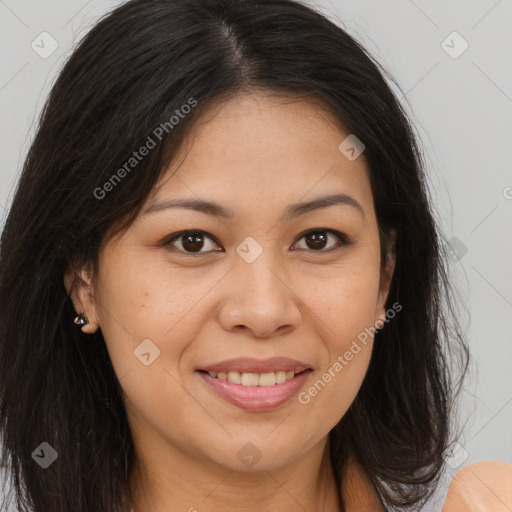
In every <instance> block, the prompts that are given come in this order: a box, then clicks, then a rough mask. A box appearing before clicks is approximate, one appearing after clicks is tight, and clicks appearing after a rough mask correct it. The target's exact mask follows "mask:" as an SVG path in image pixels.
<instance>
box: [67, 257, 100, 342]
mask: <svg viewBox="0 0 512 512" xmlns="http://www.w3.org/2000/svg"><path fill="white" fill-rule="evenodd" d="M92 278H93V272H92V269H91V266H90V265H87V266H85V267H82V268H81V269H80V270H78V271H77V270H76V269H74V268H72V266H69V267H68V268H67V270H66V271H65V273H64V286H65V287H66V290H67V293H68V295H69V296H70V298H71V300H72V302H73V306H74V307H75V311H76V314H77V315H79V314H80V313H82V312H83V313H84V315H85V316H86V317H87V320H88V323H87V324H85V325H83V326H82V327H81V329H82V332H84V333H86V334H93V333H95V332H96V331H97V330H98V327H99V326H100V324H99V319H98V315H97V308H96V302H95V297H94V288H93V279H92Z"/></svg>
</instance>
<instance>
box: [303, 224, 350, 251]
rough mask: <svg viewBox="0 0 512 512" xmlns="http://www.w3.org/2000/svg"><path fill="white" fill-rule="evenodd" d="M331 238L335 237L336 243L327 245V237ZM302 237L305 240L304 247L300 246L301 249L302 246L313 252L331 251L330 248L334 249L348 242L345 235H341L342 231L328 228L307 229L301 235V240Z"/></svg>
mask: <svg viewBox="0 0 512 512" xmlns="http://www.w3.org/2000/svg"><path fill="white" fill-rule="evenodd" d="M330 235H333V236H330ZM332 238H334V239H335V240H336V239H337V240H338V243H337V244H336V242H335V243H334V244H331V245H328V244H329V239H332ZM302 239H304V240H305V245H306V247H301V249H302V248H304V249H306V250H311V251H314V252H331V250H335V249H337V248H340V247H342V246H344V245H348V243H349V241H348V239H347V237H346V236H345V235H343V233H340V232H338V231H334V230H330V229H315V230H313V231H308V232H307V233H305V234H304V235H302V237H301V240H302ZM326 247H327V249H326ZM324 249H326V250H324Z"/></svg>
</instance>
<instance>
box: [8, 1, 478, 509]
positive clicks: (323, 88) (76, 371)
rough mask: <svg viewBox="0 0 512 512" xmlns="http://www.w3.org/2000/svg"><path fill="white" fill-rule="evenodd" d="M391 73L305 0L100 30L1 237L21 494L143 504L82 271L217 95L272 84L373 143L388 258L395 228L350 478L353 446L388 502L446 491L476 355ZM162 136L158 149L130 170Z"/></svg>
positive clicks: (182, 5)
mask: <svg viewBox="0 0 512 512" xmlns="http://www.w3.org/2000/svg"><path fill="white" fill-rule="evenodd" d="M385 76H388V78H389V74H388V73H387V72H386V71H385V70H384V69H383V68H382V67H381V66H380V65H379V63H378V62H376V61H375V59H374V58H373V57H371V56H370V55H369V54H368V53H367V52H366V51H365V50H364V49H363V48H362V47H361V45H360V44H359V43H358V42H356V41H355V40H354V39H353V38H352V37H350V36H349V35H348V34H347V33H346V32H345V31H344V30H343V29H342V28H340V27H339V26H338V24H336V23H334V22H333V21H331V20H329V19H328V18H327V17H326V16H325V15H322V14H320V13H319V12H316V11H315V10H313V9H312V8H311V7H309V6H308V5H306V4H304V3H300V2H298V1H293V0H131V1H128V2H126V3H124V4H122V5H121V6H119V7H118V8H116V9H115V10H114V11H112V12H111V13H109V14H108V15H105V16H104V17H103V18H102V19H101V20H100V21H99V22H98V23H97V24H96V25H95V26H94V27H93V29H92V30H90V32H89V33H88V34H87V35H86V36H85V37H84V38H83V40H82V41H81V42H80V43H79V45H78V47H77V48H76V49H75V51H74V52H73V54H72V55H71V57H70V58H69V60H68V61H67V62H66V64H65V66H64V67H63V69H62V70H61V72H60V74H59V76H58V78H57V80H56V82H55V84H54V86H53V88H52V90H51V93H50V95H49V98H48V100H47V102H46V104H45V106H44V108H43V111H42V114H41V118H40V122H39V125H38V130H37V133H36V136H35V139H34V140H33V143H32V145H31V147H30V150H29V153H28V155H27V158H26V161H25V163H24V167H23V170H22V174H21V178H20V180H19V182H18V185H17V189H16V193H15V196H14V199H13V201H12V204H11V206H10V210H9V213H8V217H7V219H6V223H5V227H4V230H3V233H2V238H1V253H0V308H1V314H0V393H1V395H0V396H1V402H0V425H1V427H0V428H1V435H2V448H3V449H2V465H3V467H4V469H5V470H6V472H7V474H8V475H9V477H10V478H11V479H12V483H13V488H14V489H15V492H16V494H15V495H16V505H17V509H18V510H27V509H28V510H33V511H35V512H57V511H59V512H64V511H65V512H69V511H71V510H72V511H73V512H85V511H87V512H92V511H94V512H119V510H120V509H121V508H122V507H124V506H126V504H127V503H128V502H129V488H128V475H129V473H130V470H131V468H132V464H133V462H134V449H133V443H132V438H131V435H130V429H129V426H128V423H127V418H126V411H125V408H124V402H123V397H122V389H121V386H120V383H119V379H118V377H117V376H116V374H115V372H114V370H113V367H112V365H111V362H110V359H109V355H108V352H107V350H106V346H105V343H104V340H103V336H102V334H101V331H97V332H96V333H95V334H94V335H93V342H91V335H88V334H84V333H82V332H81V331H80V329H77V327H76V326H75V325H74V324H73V321H72V320H73V318H74V317H75V316H76V313H75V310H74V308H73V304H72V302H71V300H70V297H69V295H68V293H67V291H66V289H65V287H64V284H63V276H64V272H65V270H66V269H67V268H72V269H76V270H77V274H78V269H80V268H81V267H82V266H83V265H85V264H88V263H89V264H91V265H92V266H93V269H94V271H96V270H97V264H98V253H99V250H100V247H102V244H104V243H106V241H108V240H109V239H111V238H112V237H113V236H115V235H116V234H119V233H122V232H123V230H124V229H126V228H128V227H129V226H130V224H131V223H132V222H133V220H134V219H135V217H136V216H137V214H138V213H139V211H140V208H141V206H142V204H143V202H144V201H145V200H146V198H147V197H148V195H149V194H150V192H152V190H153V188H154V186H155V184H156V183H157V180H158V179H159V177H160V176H161V174H162V172H163V170H164V169H165V168H166V167H167V165H168V164H169V163H170V162H171V159H172V156H173V154H174V153H175V152H176V150H177V148H178V147H179V146H180V144H181V142H182V141H183V140H184V137H185V135H186V134H187V133H188V131H189V129H190V127H191V126H192V125H193V124H194V122H195V121H196V120H197V119H198V118H199V116H201V114H202V112H204V109H205V108H207V107H208V106H209V105H210V104H211V103H212V102H213V101H214V100H215V101H216V100H219V99H229V98H230V97H233V96H235V95H236V94H238V93H240V92H242V91H244V92H245V91H251V90H253V91H257V90H258V89H260V90H265V91H275V92H276V93H279V94H282V95H283V96H287V97H297V98H298V97H300V98H304V99H310V100H315V101H320V102H321V103H322V104H323V105H324V106H325V107H327V109H328V110H329V111H330V112H331V113H332V115H333V116H334V118H335V119H337V120H339V122H340V123H341V125H342V126H344V127H345V128H346V129H347V130H348V132H349V133H352V134H355V135H356V136H357V137H358V138H359V139H360V140H361V141H363V143H364V144H365V146H366V148H365V157H366V159H367V161H368V164H369V166H370V170H371V186H372V190H373V195H374V204H375V210H376V214H377V220H378V224H379V230H380V234H381V253H382V256H383V259H382V261H383V263H384V262H385V258H387V257H388V256H389V255H390V251H392V248H391V249H390V247H389V244H388V241H389V239H388V237H387V234H388V233H389V232H390V229H392V228H395V229H396V231H397V237H396V247H395V253H394V254H395V256H396V269H395V273H394V276H393V280H392V283H391V289H390V293H389V296H388V302H387V306H386V308H387V307H388V305H390V304H394V303H395V302H398V303H399V304H400V305H401V306H402V310H401V311H400V313H399V314H397V315H396V318H394V319H393V321H390V322H389V323H388V324H386V325H385V326H384V327H383V329H382V330H380V331H379V332H378V333H377V334H376V337H375V344H374V349H373V353H372V358H371V361H370V365H369V369H368V372H367V374H366V376H365V379H364V382H363V384H362V387H361V389H360V391H359V393H358V395H357V397H356V399H355V401H354V402H353V404H352V405H351V407H350V408H349V410H348V411H347V413H346V414H345V415H344V417H343V418H342V420H341V421H340V422H339V424H338V425H337V426H336V427H335V428H334V429H333V430H332V431H331V432H330V434H329V440H330V447H331V462H332V465H333V469H334V472H335V475H336V478H337V480H338V484H339V485H341V482H342V475H343V471H344V468H346V467H347V466H346V465H347V460H348V458H349V457H353V458H355V459H356V460H357V461H358V462H359V464H360V465H361V466H362V468H363V469H364V471H365V472H366V473H367V474H368V475H369V477H370V478H371V481H372V482H373V484H374V485H375V486H376V488H377V490H378V492H379V494H380V495H381V498H382V500H383V502H384V503H385V504H386V505H387V506H397V507H405V506H411V505H412V504H415V503H418V502H421V501H422V500H423V499H424V498H425V497H426V496H428V495H429V494H430V493H431V492H432V490H433V488H434V486H435V484H436V483H437V479H438V477H439V475H440V473H441V469H442V468H443V462H444V459H443V454H444V453H445V450H446V449H447V447H448V446H449V444H450V442H451V432H452V430H453V429H452V426H453V425H454V424H455V422H454V415H453V412H454V411H455V404H456V400H457V398H458V394H459V392H460V387H461V384H462V381H463V376H464V375H465V374H466V371H467V366H468V362H469V352H468V348H467V346H466V344H465V341H464V337H463V334H462V328H461V327H460V323H459V321H458V320H457V314H456V311H455V306H454V304H455V300H454V296H453V292H452V288H451V284H450V281H449V276H448V274H449V273H448V268H447V263H446V261H447V260H446V255H445V254H444V252H445V251H444V244H443V243H442V240H441V237H440V234H439V233H440V230H439V229H438V221H437V220H436V219H435V216H434V213H433V209H432V206H431V200H430V198H429V192H428V188H427V182H426V176H425V170H424V169H425V164H424V161H423V157H422V154H421V150H420V149H419V147H418V143H417V141H416V136H415V134H414V129H413V127H412V124H411V122H410V121H408V119H407V115H406V112H405V111H404V109H403V107H402V106H401V104H400V103H399V101H397V99H396V97H395V96H394V95H393V93H392V91H391V89H390V87H389V85H388V84H387V81H386V79H385ZM193 102H195V104H194V105H193V108H192V107H191V108H188V109H184V107H183V106H184V105H192V103H193ZM177 111H178V112H177ZM184 112H186V115H184ZM180 113H181V114H180ZM173 115H174V116H175V117H176V116H178V117H179V122H169V120H170V119H171V116H173ZM166 123H167V124H166ZM158 127H160V130H159V131H158ZM155 130H156V133H155ZM157 134H158V135H157ZM148 137H150V138H151V139H152V141H153V142H154V143H155V147H154V148H153V149H152V150H151V151H150V152H149V154H148V155H147V156H146V157H145V158H144V159H141V160H140V161H137V164H136V166H133V169H130V171H129V172H128V170H127V167H126V165H125V164H126V162H127V161H129V159H130V157H132V155H133V152H134V151H135V150H137V149H138V148H140V147H141V146H143V145H144V144H148ZM123 165H125V167H124V169H125V171H126V172H125V173H122V172H121V173H120V172H119V170H120V169H122V168H123ZM121 174H122V178H123V179H122V180H119V179H118V178H119V177H120V175H121ZM113 175H116V176H117V178H115V177H113ZM107 182H109V183H110V185H107V186H106V185H105V184H106V183H107ZM107 188H108V191H109V192H108V196H107V197H104V196H103V197H102V195H103V192H102V190H103V191H105V190H107ZM77 279H79V278H78V277H77ZM455 369H458V370H459V371H458V372H455V373H453V375H451V373H450V372H454V370H455ZM43 442H46V443H48V444H49V445H50V446H51V447H53V448H54V449H55V451H56V452H57V454H58V463H54V464H52V465H50V466H49V467H48V468H47V469H42V468H41V467H40V465H39V464H36V463H35V459H34V456H33V451H34V450H35V449H36V448H37V447H39V446H40V445H41V443H43Z"/></svg>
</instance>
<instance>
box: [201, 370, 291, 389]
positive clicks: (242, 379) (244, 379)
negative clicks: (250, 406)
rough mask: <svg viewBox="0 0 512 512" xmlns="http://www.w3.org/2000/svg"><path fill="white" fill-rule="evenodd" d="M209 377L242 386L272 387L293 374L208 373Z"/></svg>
mask: <svg viewBox="0 0 512 512" xmlns="http://www.w3.org/2000/svg"><path fill="white" fill-rule="evenodd" d="M208 375H209V376H210V377H213V378H216V379H221V380H227V381H228V382H232V383H233V384H242V386H273V385H274V384H281V383H283V382H285V381H287V380H290V379H293V377H294V376H295V372H283V371H279V372H268V373H240V372H228V373H224V372H219V373H215V372H208Z"/></svg>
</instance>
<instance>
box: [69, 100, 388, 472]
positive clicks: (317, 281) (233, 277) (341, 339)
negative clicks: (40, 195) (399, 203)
mask: <svg viewBox="0 0 512 512" xmlns="http://www.w3.org/2000/svg"><path fill="white" fill-rule="evenodd" d="M190 135H191V138H190V139H188V142H189V145H188V153H187V151H185V148H182V150H181V152H180V154H179V155H176V160H175V164H174V166H172V169H169V172H168V173H167V174H166V175H165V177H164V178H163V179H162V180H161V181H160V183H159V187H158V188H157V190H156V192H155V195H154V196H153V197H151V198H148V201H147V203H146V205H145V207H144V208H143V213H141V214H140V215H139V217H138V219H137V220H136V222H135V223H134V224H133V225H132V226H131V227H130V229H129V230H128V231H127V232H126V233H125V234H124V235H123V236H122V237H121V238H119V239H118V240H115V241H114V240H111V241H110V242H108V243H107V244H106V245H105V246H104V247H103V249H102V252H101V254H100V260H99V273H97V274H96V275H95V276H94V280H93V285H92V286H93V288H92V289H91V290H90V291H91V292H92V296H91V297H89V296H87V294H82V295H81V297H82V300H83V302H82V306H83V309H84V310H85V312H86V314H87V316H88V318H89V321H90V324H89V325H88V326H86V327H84V331H85V332H93V331H94V330H95V329H96V328H97V327H98V325H99V326H100V327H101V331H102V333H103V336H104V338H105V341H106V344H107V347H108V350H109V353H110V357H111V359H112V363H113V365H114V368H115V371H116V373H117V375H118V377H119V379H120V383H121V386H122V388H123V391H124V395H125V400H126V407H127V413H128V418H129V422H130V426H131V428H132V433H133V435H134V440H135V442H136V446H137V449H138V451H139V452H140V453H144V452H145V453H150V452H151V453H152V456H153V457H156V458H158V457H160V458H161V462H162V464H165V463H166V462H165V461H166V460H168V459H169V455H171V454H172V455H173V456H176V457H188V458H190V457H192V458H193V459H194V460H196V461H201V462H202V463H205V464H214V465H216V464H218V465H221V466H223V467H225V468H230V469H232V470H239V471H240V470H241V471H244V470H245V471H247V470H249V469H251V468H252V467H255V468H257V469H258V470H264V469H265V470H271V469H273V468H276V467H279V466H283V465H286V464H293V462H294V461H297V460H298V459H299V458H301V457H302V456H304V455H305V454H306V453H307V451H308V450H310V449H312V447H314V446H315V445H318V443H321V442H322V441H325V440H326V438H325V436H326V435H327V434H328V432H329V430H331V429H332V428H333V427H334V425H335V424H336V423H337V422H338V421H339V420H340V418H341V417H342V416H343V415H344V414H345V412H346V411H347V409H348V407H349V406H350V404H351V403H352V401H353V400H354V398H355V396H356V394H357V392H358V390H359V388H360V386H361V383H362V381H363V378H364V375H365V372H366V370H367V368H368V364H369V360H370V354H371V350H372V342H373V339H372V336H371V334H368V332H373V331H368V329H369V328H371V327H373V326H374V325H375V324H376V323H377V324H379V318H383V317H384V313H385V311H384V303H385V299H386V296H387V290H388V288H387V287H388V281H386V280H385V279H384V274H383V273H381V265H380V264H381V262H380V248H379V236H378V229H377V222H376V217H375V212H374V208H373V198H372V192H371V189H370V182H369V170H368V167H367V164H366V162H365V158H364V153H362V154H361V156H359V157H357V158H355V159H354V158H353V156H354V155H352V153H351V152H350V150H349V151H348V152H347V151H345V152H342V151H341V150H340V149H339V145H340V143H341V142H342V141H344V139H345V138H346V137H347V136H348V135H349V133H343V132H341V131H340V130H339V129H338V128H337V127H336V126H335V125H334V123H332V122H329V121H328V116H327V115H326V114H325V113H322V111H320V110H319V109H318V108H317V107H315V106H314V105H313V104H311V103H307V102H304V101H302V100H298V101H293V102H291V101H285V100H283V99H282V98H281V99H277V98H275V97H271V96H267V95H264V94H262V93H260V94H258V95H243V96H238V97H236V98H235V99H234V100H231V101H229V102H227V103H224V104H219V105H216V106H215V107H212V108H211V110H210V112H209V114H208V115H207V116H206V117H204V118H203V121H201V122H198V123H196V124H195V126H194V129H193V132H192V133H191V134H190ZM343 147H344V146H343ZM356 154H357V153H356ZM348 157H350V158H348ZM180 163H181V165H179V164H180ZM178 167H179V168H178ZM126 179H129V177H128V178H126ZM118 186H122V184H120V185H118ZM332 195H339V196H347V197H349V199H347V198H345V200H341V201H340V202H333V203H332V204H331V205H330V206H325V204H324V205H322V204H321V203H319V204H317V205H316V206H317V207H315V203H312V204H311V205H310V206H302V207H298V206H297V205H298V204H303V203H310V202H312V201H315V200H318V199H319V198H324V197H326V196H332ZM104 201H108V196H107V197H106V198H105V199H104ZM167 201H173V202H175V201H197V202H198V203H199V202H200V201H208V202H211V203H215V204H216V205H218V206H217V207H216V208H215V209H213V208H202V209H199V208H197V209H194V208H190V207H188V208H187V207H184V206H179V207H178V206H174V207H171V206H169V205H168V207H164V206H165V202H167ZM155 205H156V206H155ZM357 205H358V206H357ZM146 210H148V211H147V212H146ZM224 210H227V211H229V212H230V213H231V214H232V215H231V216H224V215H222V214H221V213H220V212H221V211H224ZM315 229H316V230H318V233H316V234H315V233H314V232H313V233H312V234H308V232H309V231H311V230H315ZM188 230H196V231H197V230H200V231H201V233H199V234H195V235H193V234H192V235H191V234H190V233H188V234H187V233H186V234H185V236H181V238H180V237H179V236H178V237H176V238H174V239H173V240H171V238H172V235H173V234H175V233H178V232H181V231H188ZM336 232H339V233H342V234H343V236H342V237H341V238H339V237H338V236H337V234H336ZM343 237H346V239H347V240H348V242H347V243H345V242H344V238H343ZM390 269H391V270H392V267H390ZM388 270H389V269H388ZM381 277H382V281H381ZM78 307H79V306H78ZM87 329H88V330H87ZM365 329H366V330H365ZM363 333H366V336H364V334H363ZM358 336H359V337H358ZM362 339H365V343H364V342H361V340H362ZM236 358H252V359H254V360H256V363H257V362H261V361H263V360H266V359H268V358H289V359H291V360H294V361H296V362H300V363H301V364H303V365H304V366H303V367H302V368H299V367H298V366H297V368H295V370H296V371H297V372H298V371H300V370H301V369H304V368H308V369H309V370H307V371H306V372H304V373H302V374H301V375H298V376H296V377H293V378H292V379H291V380H289V381H286V382H285V383H281V382H280V381H281V380H282V379H283V378H286V377H290V374H288V375H286V373H283V372H286V371H288V372H289V371H294V370H293V366H294V364H295V363H293V362H290V361H281V362H279V361H274V362H272V361H271V362H270V363H263V365H262V366H260V367H252V366H251V364H250V362H247V361H246V362H245V363H243V362H236V361H235V362H231V363H229V361H230V360H233V359H236ZM215 365H217V370H218V373H222V371H221V370H223V369H224V370H226V372H227V371H228V370H229V371H232V372H237V371H238V372H239V374H240V376H239V374H237V373H233V374H231V376H230V377H231V379H232V380H234V381H235V382H234V383H233V382H229V381H225V380H224V381H223V380H222V375H220V376H217V377H210V376H209V375H208V374H207V373H206V372H204V371H202V370H205V369H207V368H210V369H211V368H212V367H214V366H215ZM229 365H231V366H229ZM258 369H259V370H261V371H257V372H255V371H254V370H258ZM251 370H252V371H251ZM226 372H224V373H226ZM273 372H274V373H273ZM276 372H277V373H276ZM242 373H245V374H247V375H245V376H242V375H241V374H242ZM255 373H256V375H254V374H255ZM258 373H259V374H263V373H264V374H267V375H263V376H262V377H261V375H258ZM238 378H241V379H242V380H243V383H245V384H250V385H252V386H245V385H244V384H238V383H236V381H237V379H238ZM260 378H261V381H260V380H259V379H260ZM274 378H277V380H278V381H279V383H276V384H273V383H274V381H273V380H272V379H274ZM256 383H258V384H259V386H258V387H256V386H254V384H256ZM265 384H268V385H265ZM270 384H273V385H272V386H271V385H270Z"/></svg>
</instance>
